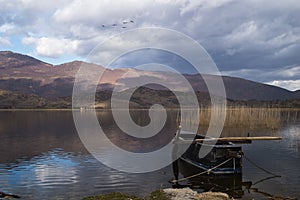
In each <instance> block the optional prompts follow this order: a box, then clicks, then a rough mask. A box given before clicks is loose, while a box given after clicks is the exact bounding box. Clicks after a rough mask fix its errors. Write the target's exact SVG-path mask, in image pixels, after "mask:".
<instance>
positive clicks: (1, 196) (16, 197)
mask: <svg viewBox="0 0 300 200" xmlns="http://www.w3.org/2000/svg"><path fill="white" fill-rule="evenodd" d="M0 198H4V199H10V198H15V199H20V198H21V197H20V196H18V195H15V194H6V193H4V192H0Z"/></svg>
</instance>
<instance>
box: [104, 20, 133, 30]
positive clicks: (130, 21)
mask: <svg viewBox="0 0 300 200" xmlns="http://www.w3.org/2000/svg"><path fill="white" fill-rule="evenodd" d="M130 23H131V24H133V23H134V21H133V20H129V21H123V22H122V23H121V24H116V23H115V24H111V25H106V24H102V28H105V27H116V26H121V27H122V28H127V25H128V24H130Z"/></svg>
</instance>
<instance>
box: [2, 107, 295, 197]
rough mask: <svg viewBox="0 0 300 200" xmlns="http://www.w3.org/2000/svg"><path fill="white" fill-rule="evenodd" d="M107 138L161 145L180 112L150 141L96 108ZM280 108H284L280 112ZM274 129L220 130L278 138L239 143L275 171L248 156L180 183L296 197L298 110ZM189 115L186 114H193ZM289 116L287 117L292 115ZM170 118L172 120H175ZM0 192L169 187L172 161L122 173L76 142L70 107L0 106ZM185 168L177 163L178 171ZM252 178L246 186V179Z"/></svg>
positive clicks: (70, 193)
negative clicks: (228, 173)
mask: <svg viewBox="0 0 300 200" xmlns="http://www.w3.org/2000/svg"><path fill="white" fill-rule="evenodd" d="M97 114H98V117H99V119H101V121H100V120H99V121H100V123H101V125H102V126H103V127H104V129H105V131H106V134H107V137H109V138H110V139H111V140H112V141H114V142H115V144H118V145H120V146H121V147H124V148H125V149H126V148H127V149H128V150H131V151H136V152H142V151H149V150H151V149H155V148H159V147H160V146H161V145H163V144H165V143H166V142H168V141H169V140H170V138H171V137H172V136H173V134H174V133H175V131H176V126H177V124H176V123H177V122H176V119H177V118H178V114H177V113H176V112H174V113H169V116H170V121H168V122H167V127H166V128H165V129H164V132H162V135H163V136H164V137H163V139H161V140H160V138H158V137H153V138H151V140H152V142H153V143H151V144H150V142H149V141H146V140H144V141H143V140H141V141H139V140H136V139H135V138H131V137H129V136H126V135H121V134H120V130H119V129H118V127H116V126H115V124H114V123H113V122H112V120H111V114H110V113H109V112H106V111H101V112H98V113H97ZM282 115H283V114H282ZM284 115H285V116H289V120H290V122H289V123H287V121H285V120H283V121H282V122H281V123H282V124H280V128H279V129H277V130H272V129H270V128H269V129H268V128H261V127H260V128H258V129H257V130H251V131H249V129H247V128H244V129H243V128H241V127H240V128H236V127H231V128H225V129H224V131H223V133H222V134H223V136H245V135H246V134H247V133H248V132H250V134H251V135H252V136H257V135H274V136H282V137H283V138H284V139H283V140H282V141H271V142H270V141H257V142H253V143H252V144H247V145H244V146H243V151H244V153H245V154H246V155H247V156H248V157H250V158H251V159H252V160H254V161H255V162H256V163H258V164H259V165H260V166H263V167H264V168H266V169H268V170H270V171H272V172H274V173H276V174H279V175H281V178H272V179H266V180H264V181H262V182H260V180H262V179H265V178H268V177H270V176H269V175H268V174H266V173H265V172H262V171H261V170H258V169H257V168H255V167H254V166H252V165H251V164H250V163H249V162H247V161H246V160H244V161H243V174H242V175H241V176H237V177H234V178H229V177H222V178H220V177H218V178H214V177H212V176H203V177H198V178H196V179H191V180H189V181H187V182H183V183H182V184H183V185H190V186H191V187H193V188H195V189H196V190H198V191H207V190H215V191H225V192H227V193H229V194H231V195H232V196H234V197H236V198H239V197H241V198H244V199H249V198H250V199H251V198H257V199H261V198H262V194H260V193H259V192H264V193H266V194H272V195H283V196H291V197H300V193H299V189H300V188H299V183H300V176H299V174H300V162H299V158H300V156H299V155H300V154H299V150H300V142H299V141H300V121H299V118H298V120H294V119H295V116H298V117H299V116H300V115H299V112H298V113H296V114H295V113H294V114H289V115H287V114H286V113H285V114H284ZM132 116H134V119H135V120H136V122H137V123H140V124H141V125H145V124H147V123H149V122H147V120H148V118H147V114H145V113H139V112H135V113H132ZM191 118H192V117H191ZM291 119H293V120H291ZM174 121H175V122H174ZM0 141H1V145H0V158H1V159H0V191H5V192H7V193H14V194H19V195H20V196H21V197H22V198H24V199H43V198H45V197H47V199H80V198H81V197H83V196H86V195H93V194H97V193H103V192H112V191H116V190H118V191H121V192H126V193H131V194H139V195H141V196H144V195H146V194H147V193H149V192H150V191H152V190H155V189H159V188H164V187H171V184H169V183H168V180H170V179H171V178H172V177H173V173H172V167H171V166H168V167H166V168H164V169H161V170H158V171H155V172H151V173H146V174H127V173H123V172H119V171H116V170H113V169H110V168H108V167H106V166H104V165H103V164H101V163H99V162H98V161H97V160H95V159H94V158H93V157H92V156H91V155H90V154H89V152H88V151H87V150H86V149H85V147H84V146H83V145H82V143H81V141H80V139H79V137H78V135H77V133H76V130H75V127H74V122H73V119H72V113H71V112H68V111H66V112H62V111H60V112H54V111H53V112H0ZM188 173H191V171H190V170H185V169H182V168H181V169H180V174H179V176H180V177H184V176H188V175H189V174H188ZM250 183H252V185H251V186H250Z"/></svg>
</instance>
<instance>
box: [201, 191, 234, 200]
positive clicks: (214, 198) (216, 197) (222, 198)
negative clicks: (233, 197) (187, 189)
mask: <svg viewBox="0 0 300 200" xmlns="http://www.w3.org/2000/svg"><path fill="white" fill-rule="evenodd" d="M195 199H196V200H204V199H205V200H227V199H230V197H229V196H228V194H226V193H223V192H204V193H201V194H196V195H195Z"/></svg>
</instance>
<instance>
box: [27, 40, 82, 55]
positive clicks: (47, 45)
mask: <svg viewBox="0 0 300 200" xmlns="http://www.w3.org/2000/svg"><path fill="white" fill-rule="evenodd" d="M22 42H23V44H26V45H30V44H34V45H35V51H36V53H37V54H38V55H41V56H47V57H51V58H55V57H59V56H61V55H63V54H72V53H74V52H75V51H76V50H77V48H78V44H79V42H78V41H76V40H75V41H72V40H69V39H58V38H46V37H42V38H33V37H28V38H24V39H23V41H22Z"/></svg>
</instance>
